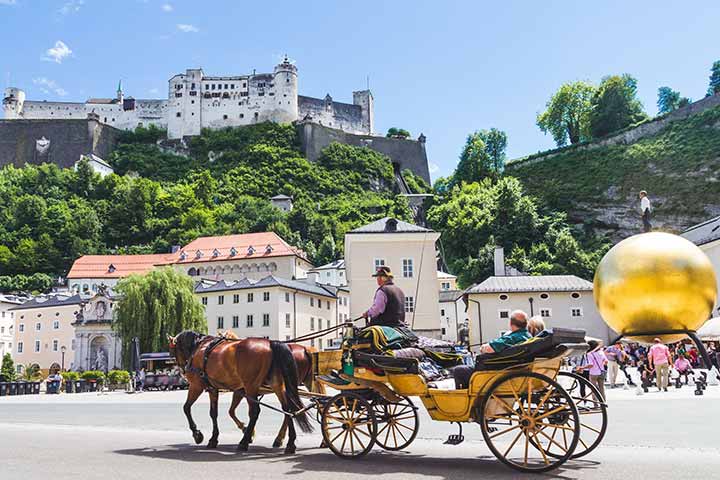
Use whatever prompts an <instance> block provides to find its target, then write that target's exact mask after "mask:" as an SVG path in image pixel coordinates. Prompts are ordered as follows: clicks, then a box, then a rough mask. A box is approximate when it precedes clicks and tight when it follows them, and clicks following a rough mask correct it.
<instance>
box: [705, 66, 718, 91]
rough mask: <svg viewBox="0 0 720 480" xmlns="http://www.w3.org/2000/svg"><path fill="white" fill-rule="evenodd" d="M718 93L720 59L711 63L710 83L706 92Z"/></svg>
mask: <svg viewBox="0 0 720 480" xmlns="http://www.w3.org/2000/svg"><path fill="white" fill-rule="evenodd" d="M717 93H720V60H718V61H717V62H715V63H713V66H712V68H711V69H710V85H709V86H708V91H707V94H708V96H710V95H715V94H717Z"/></svg>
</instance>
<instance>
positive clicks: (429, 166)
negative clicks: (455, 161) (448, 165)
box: [428, 163, 440, 173]
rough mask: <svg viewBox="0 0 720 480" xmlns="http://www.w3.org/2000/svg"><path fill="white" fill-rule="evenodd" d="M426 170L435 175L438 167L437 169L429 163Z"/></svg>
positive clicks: (436, 166)
mask: <svg viewBox="0 0 720 480" xmlns="http://www.w3.org/2000/svg"><path fill="white" fill-rule="evenodd" d="M428 169H429V170H430V173H435V172H437V171H438V170H440V167H439V166H438V165H436V164H434V163H430V164H429V165H428Z"/></svg>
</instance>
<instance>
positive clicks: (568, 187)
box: [506, 106, 720, 240]
mask: <svg viewBox="0 0 720 480" xmlns="http://www.w3.org/2000/svg"><path fill="white" fill-rule="evenodd" d="M602 143H603V142H602V141H600V142H597V144H596V145H592V144H591V145H579V146H572V147H568V148H565V149H560V150H558V151H553V152H548V153H547V154H538V155H534V156H531V157H528V158H527V159H523V160H521V161H517V162H513V163H509V164H508V165H507V168H506V173H507V174H508V175H512V176H515V177H517V178H519V179H520V180H521V181H522V182H523V184H524V186H525V188H526V189H527V191H528V192H529V193H530V194H532V195H535V196H536V197H538V198H540V199H541V200H542V201H543V202H544V203H545V204H546V206H547V207H549V208H551V209H553V210H559V211H564V212H566V213H567V214H568V218H569V220H570V222H572V223H574V224H580V225H582V226H584V227H585V229H586V230H589V231H592V232H594V233H599V234H607V235H608V236H610V238H612V239H613V240H619V239H621V238H624V237H627V236H629V235H632V234H635V233H639V232H641V231H642V224H641V221H640V217H639V201H638V199H637V194H638V192H639V191H640V190H647V191H648V194H649V196H650V199H651V201H652V203H653V208H654V218H653V226H654V228H657V229H661V230H665V231H671V232H678V231H682V230H684V229H685V228H687V227H689V226H691V225H693V224H695V223H698V222H701V221H703V220H706V219H707V218H709V217H713V216H716V215H720V106H718V107H714V108H710V109H708V110H705V111H704V112H702V113H698V114H695V115H692V116H690V117H688V118H685V119H682V120H676V121H673V122H671V123H670V124H669V125H668V126H667V127H665V128H664V129H662V130H661V131H659V132H658V133H657V134H655V135H653V136H650V137H646V138H643V139H640V140H637V141H635V142H633V143H631V144H627V145H610V146H597V145H598V144H599V145H602Z"/></svg>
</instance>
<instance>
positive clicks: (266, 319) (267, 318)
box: [263, 313, 270, 327]
mask: <svg viewBox="0 0 720 480" xmlns="http://www.w3.org/2000/svg"><path fill="white" fill-rule="evenodd" d="M269 326H270V314H269V313H263V327H269Z"/></svg>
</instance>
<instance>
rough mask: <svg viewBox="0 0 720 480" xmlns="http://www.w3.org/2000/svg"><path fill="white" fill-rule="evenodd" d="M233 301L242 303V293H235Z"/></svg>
mask: <svg viewBox="0 0 720 480" xmlns="http://www.w3.org/2000/svg"><path fill="white" fill-rule="evenodd" d="M233 303H240V295H239V294H237V293H236V294H234V295H233Z"/></svg>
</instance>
